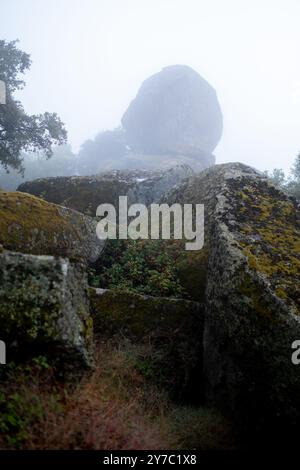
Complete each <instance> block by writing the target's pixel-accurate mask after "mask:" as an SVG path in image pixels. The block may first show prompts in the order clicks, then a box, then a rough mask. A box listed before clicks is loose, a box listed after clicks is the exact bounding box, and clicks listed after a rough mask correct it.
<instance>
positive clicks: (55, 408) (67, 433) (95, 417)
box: [0, 341, 234, 450]
mask: <svg viewBox="0 0 300 470" xmlns="http://www.w3.org/2000/svg"><path fill="white" fill-rule="evenodd" d="M96 364H97V366H96V369H95V370H94V371H93V372H92V373H91V374H89V375H88V376H85V377H84V378H83V379H82V380H81V381H80V382H78V383H77V384H75V385H74V384H72V383H70V382H65V381H63V380H61V379H59V378H57V374H56V373H55V370H54V369H53V368H51V367H50V366H49V365H48V364H47V362H46V361H45V359H43V358H38V359H36V360H34V361H33V362H32V363H31V364H30V365H27V366H26V367H25V368H22V369H21V368H19V367H17V368H12V369H11V371H10V372H9V373H8V374H7V377H6V380H5V381H3V382H2V386H1V391H0V432H1V435H0V446H1V448H2V449H4V448H6V449H7V448H15V449H18V448H19V449H20V448H21V449H104V450H118V449H120V450H126V449H134V450H140V449H153V450H159V449H180V448H184V449H203V450H210V449H230V448H233V447H234V443H233V438H232V430H231V428H230V425H229V423H228V422H227V421H226V420H225V419H224V418H223V417H222V416H220V415H219V414H218V413H216V412H215V411H213V410H208V409H205V408H195V407H188V406H180V405H178V404H175V403H173V402H172V401H171V400H170V399H169V398H168V396H167V395H166V393H165V392H164V391H163V390H160V389H158V388H157V387H156V386H154V385H152V384H151V383H149V381H148V380H147V378H145V375H144V374H143V372H142V371H141V370H140V368H139V367H138V349H137V348H134V347H129V345H128V343H126V342H124V343H123V344H121V345H120V344H118V343H117V342H112V341H108V342H100V343H98V345H97V352H96Z"/></svg>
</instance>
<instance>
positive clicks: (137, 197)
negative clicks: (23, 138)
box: [18, 165, 193, 216]
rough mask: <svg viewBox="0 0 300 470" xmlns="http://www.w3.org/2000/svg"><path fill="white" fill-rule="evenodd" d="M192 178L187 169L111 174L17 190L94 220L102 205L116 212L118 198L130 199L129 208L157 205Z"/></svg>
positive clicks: (62, 179)
mask: <svg viewBox="0 0 300 470" xmlns="http://www.w3.org/2000/svg"><path fill="white" fill-rule="evenodd" d="M192 174H193V171H192V169H191V168H190V167H189V166H188V165H179V166H177V167H174V168H171V169H168V170H166V171H162V170H158V171H146V170H122V171H120V170H112V171H108V172H103V173H100V174H99V175H96V176H71V177H68V176H66V177H63V176H61V177H57V178H43V179H37V180H34V181H28V182H26V183H24V184H21V185H20V186H19V188H18V190H19V191H21V192H26V193H30V194H33V195H34V196H38V197H40V198H43V199H44V200H46V201H49V202H53V203H55V204H60V205H62V206H65V207H69V208H71V209H75V210H77V211H80V212H83V213H85V214H87V215H91V216H95V215H96V210H97V207H98V206H99V205H100V204H106V203H108V204H113V205H114V206H115V207H116V209H117V208H118V204H119V196H126V195H128V198H129V203H130V204H131V203H135V202H140V203H143V204H150V203H151V202H154V201H158V200H159V198H160V197H161V196H162V195H163V193H164V192H166V191H168V190H170V189H171V188H173V187H174V186H176V185H177V184H179V183H180V182H181V181H182V180H183V179H185V178H187V177H189V176H191V175H192Z"/></svg>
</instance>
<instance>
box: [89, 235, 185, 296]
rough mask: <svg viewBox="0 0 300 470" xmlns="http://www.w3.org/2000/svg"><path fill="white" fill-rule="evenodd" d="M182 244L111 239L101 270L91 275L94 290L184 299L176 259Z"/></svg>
mask: <svg viewBox="0 0 300 470" xmlns="http://www.w3.org/2000/svg"><path fill="white" fill-rule="evenodd" d="M180 253H181V250H180V246H179V243H178V242H177V241H175V240H174V242H173V243H172V242H170V241H164V240H126V241H125V240H111V241H110V242H109V243H108V245H107V248H106V251H105V253H104V255H103V257H102V258H101V266H100V267H99V269H95V270H92V271H91V272H90V284H91V285H92V286H93V287H102V288H112V289H122V290H126V291H129V292H137V293H142V294H148V295H154V296H165V297H183V296H185V292H184V289H183V287H182V285H181V283H180V281H179V278H178V272H177V268H176V259H177V258H178V257H179V256H180Z"/></svg>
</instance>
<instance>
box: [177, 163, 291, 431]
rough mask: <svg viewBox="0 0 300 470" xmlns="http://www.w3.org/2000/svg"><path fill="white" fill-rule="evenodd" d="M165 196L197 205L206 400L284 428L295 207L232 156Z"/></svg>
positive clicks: (244, 420)
mask: <svg viewBox="0 0 300 470" xmlns="http://www.w3.org/2000/svg"><path fill="white" fill-rule="evenodd" d="M169 199H171V200H177V202H179V201H180V202H188V201H189V202H198V203H204V204H205V217H206V241H205V246H207V244H208V250H209V256H208V269H207V279H206V284H207V288H206V318H205V332H204V373H205V378H206V396H207V399H208V401H210V402H212V403H214V404H216V403H217V404H219V405H220V406H223V408H224V410H226V411H227V412H231V413H232V414H234V415H235V416H236V417H237V418H238V419H239V423H240V424H241V425H243V426H244V427H247V426H252V427H255V428H256V429H264V428H265V427H267V428H268V432H270V433H271V432H272V433H274V434H276V433H280V432H282V433H283V434H284V433H285V432H286V431H287V429H289V428H290V429H292V425H296V424H297V423H298V424H299V420H300V371H299V369H298V367H297V366H295V365H294V364H293V363H292V361H291V355H292V352H293V350H292V348H291V345H292V343H293V342H294V341H295V340H297V339H300V290H299V286H300V214H299V207H298V205H297V203H296V201H295V200H293V199H290V198H288V197H287V196H286V195H285V194H283V193H282V192H281V191H279V190H278V189H276V188H274V186H272V185H271V184H269V183H268V181H267V179H266V178H264V177H263V176H262V175H261V174H259V173H258V172H257V171H255V170H254V169H252V168H250V167H247V166H245V165H242V164H226V165H218V166H216V167H214V168H212V169H209V170H206V171H205V172H203V173H202V174H200V175H199V176H196V177H195V178H191V179H190V180H189V181H188V182H187V183H185V184H184V185H182V187H181V188H179V189H177V190H176V191H174V192H173V194H171V195H170V198H169Z"/></svg>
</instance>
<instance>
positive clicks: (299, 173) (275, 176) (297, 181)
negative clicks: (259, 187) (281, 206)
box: [266, 153, 300, 201]
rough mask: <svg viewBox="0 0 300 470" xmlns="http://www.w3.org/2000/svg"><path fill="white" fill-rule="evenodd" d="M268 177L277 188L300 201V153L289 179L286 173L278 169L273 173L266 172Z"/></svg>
mask: <svg viewBox="0 0 300 470" xmlns="http://www.w3.org/2000/svg"><path fill="white" fill-rule="evenodd" d="M266 175H267V176H268V177H269V178H270V180H271V181H272V183H273V184H274V185H275V186H276V187H277V188H280V189H282V190H283V191H285V192H286V193H287V194H288V195H289V196H293V197H294V198H296V199H297V200H298V201H300V153H299V154H298V156H297V158H296V160H295V162H294V164H293V166H292V168H291V175H290V176H288V177H287V176H286V175H285V173H284V171H283V170H282V169H278V168H275V169H274V170H273V171H272V172H266Z"/></svg>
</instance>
